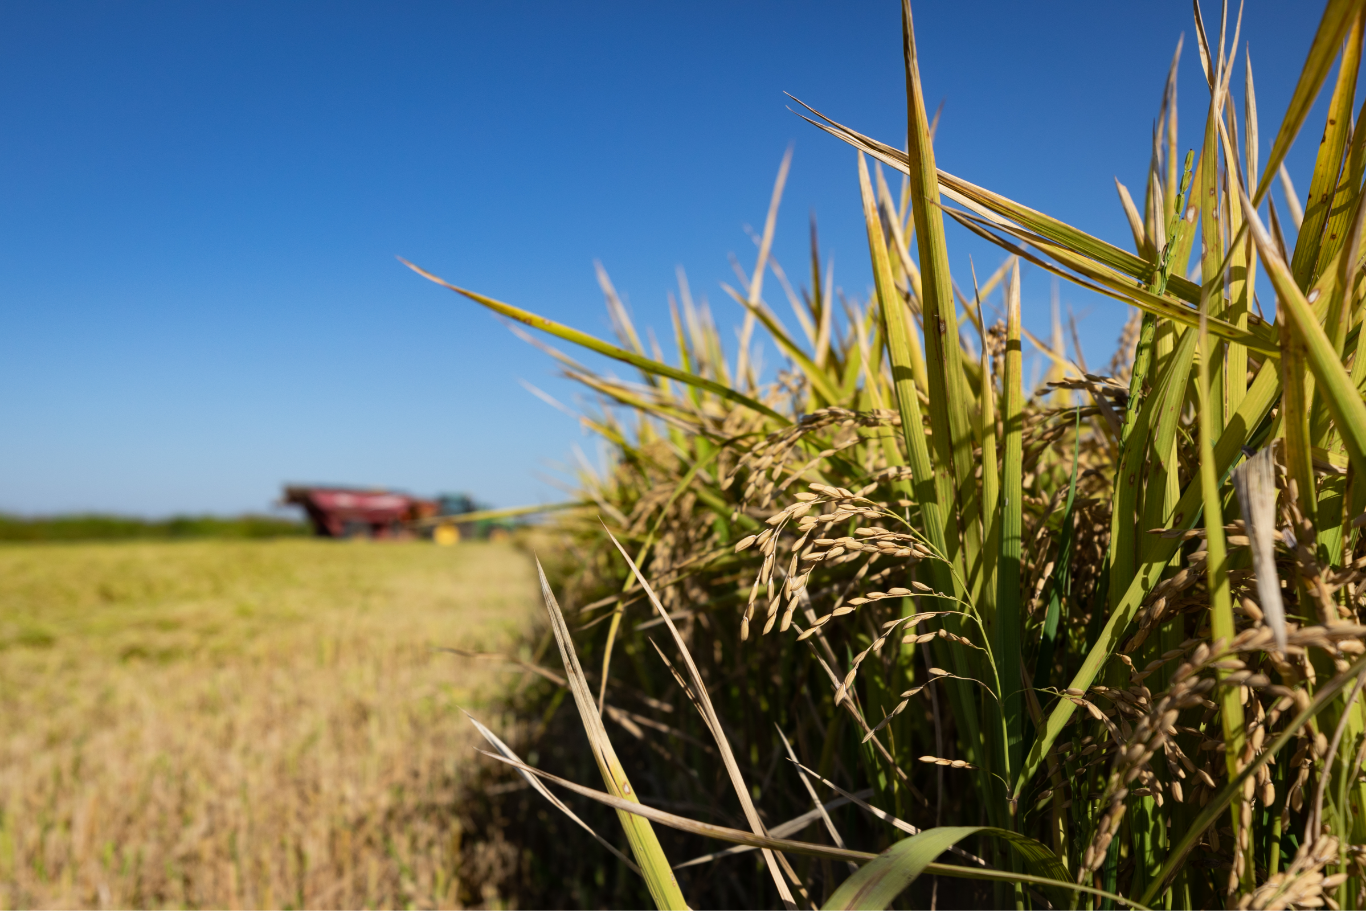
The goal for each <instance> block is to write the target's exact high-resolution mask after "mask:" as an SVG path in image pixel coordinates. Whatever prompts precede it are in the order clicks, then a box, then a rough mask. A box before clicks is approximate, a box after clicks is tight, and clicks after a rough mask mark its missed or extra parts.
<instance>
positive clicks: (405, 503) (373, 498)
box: [284, 485, 441, 538]
mask: <svg viewBox="0 0 1366 911" xmlns="http://www.w3.org/2000/svg"><path fill="white" fill-rule="evenodd" d="M284 502H285V503H287V504H291V505H294V506H301V507H303V510H304V513H305V514H306V515H307V516H308V521H309V522H310V523H311V524H312V525H313V532H314V534H316V535H317V536H318V537H320V538H362V537H363V538H405V537H412V532H411V531H410V530H409V523H410V522H414V521H416V520H419V519H426V518H430V517H432V516H435V515H436V514H437V513H438V512H439V511H440V509H441V504H440V503H439V502H438V501H436V500H424V499H421V498H419V497H414V496H410V495H408V494H405V493H397V492H394V491H390V490H382V489H373V488H372V489H368V490H367V489H363V488H354V487H305V486H293V485H291V486H288V487H286V488H285V495H284Z"/></svg>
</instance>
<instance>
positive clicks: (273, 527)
mask: <svg viewBox="0 0 1366 911" xmlns="http://www.w3.org/2000/svg"><path fill="white" fill-rule="evenodd" d="M308 533H309V529H308V526H307V525H306V524H305V523H303V522H299V521H296V520H294V519H289V518H279V517H276V516H259V515H244V516H231V517H223V516H171V517H170V518H168V519H143V518H138V517H136V516H116V515H102V514H98V513H88V514H79V515H60V516H32V517H30V516H15V515H7V514H5V513H0V542H4V541H109V540H127V539H147V540H163V541H164V540H173V539H181V538H185V539H188V538H280V537H295V536H301V535H307V534H308Z"/></svg>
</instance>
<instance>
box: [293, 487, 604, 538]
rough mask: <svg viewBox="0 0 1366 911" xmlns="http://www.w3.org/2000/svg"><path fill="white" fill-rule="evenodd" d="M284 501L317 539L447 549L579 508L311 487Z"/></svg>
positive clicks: (466, 496) (461, 495) (451, 495)
mask: <svg viewBox="0 0 1366 911" xmlns="http://www.w3.org/2000/svg"><path fill="white" fill-rule="evenodd" d="M281 502H282V503H284V504H286V505H292V506H300V507H302V508H303V510H304V513H305V514H306V515H307V516H308V521H309V523H310V524H311V525H312V526H313V532H314V534H316V535H317V536H318V537H322V538H387V539H390V540H393V539H404V538H414V537H420V538H428V539H430V540H432V541H435V542H436V543H437V544H443V545H451V544H457V543H459V542H460V541H462V540H470V539H479V540H483V539H490V540H502V539H504V538H507V537H508V536H509V535H510V534H511V533H512V530H513V529H514V528H516V527H517V523H518V522H519V521H521V520H522V519H524V518H525V517H526V516H530V515H534V514H536V513H541V512H550V511H554V510H557V509H565V508H568V507H572V506H577V505H580V504H578V503H554V504H548V505H541V506H517V507H513V508H511V509H488V508H486V507H485V506H483V504H480V503H478V502H476V501H475V500H474V498H473V497H471V496H470V495H469V494H466V493H445V494H439V495H438V496H437V497H435V498H434V499H423V498H422V497H415V496H412V495H411V494H406V493H402V492H401V491H394V490H385V489H383V488H362V487H340V486H317V487H314V486H308V485H288V486H286V487H285V492H284V497H283V498H282V500H281Z"/></svg>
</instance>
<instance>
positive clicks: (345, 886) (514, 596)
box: [0, 540, 539, 907]
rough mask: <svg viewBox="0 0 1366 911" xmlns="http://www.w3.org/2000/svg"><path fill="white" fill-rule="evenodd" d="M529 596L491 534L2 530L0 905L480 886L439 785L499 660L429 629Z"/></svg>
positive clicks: (177, 901)
mask: <svg viewBox="0 0 1366 911" xmlns="http://www.w3.org/2000/svg"><path fill="white" fill-rule="evenodd" d="M538 610H539V608H538V600H537V598H536V587H535V577H534V570H533V569H532V567H531V565H530V561H529V560H528V558H527V557H526V556H525V555H524V554H522V553H521V552H520V551H518V550H516V549H515V548H513V547H512V546H511V545H509V544H485V543H464V544H460V545H459V546H456V547H452V548H445V547H436V546H433V545H432V544H430V543H425V542H423V543H405V544H398V543H341V542H330V541H315V540H277V541H265V542H234V541H211V542H197V543H155V544H139V543H120V544H68V545H11V546H4V547H0V906H4V907H38V906H84V907H148V906H153V907H155V906H198V907H290V906H292V907H300V906H302V907H362V906H370V907H375V906H383V907H402V906H418V907H431V906H459V905H462V904H476V903H477V904H487V903H492V904H497V903H498V902H499V897H498V896H497V895H493V894H489V893H488V892H487V891H486V890H484V891H481V888H480V885H479V884H480V883H487V882H495V881H497V880H498V878H499V872H498V869H497V868H499V867H500V865H501V866H502V867H503V868H506V867H507V866H508V865H509V864H511V863H513V862H514V861H513V859H512V858H511V857H510V856H509V855H510V854H511V851H512V849H511V848H510V847H509V846H507V845H506V844H505V843H499V842H497V841H494V842H489V841H488V840H487V839H484V840H480V841H478V843H477V844H475V837H474V834H475V833H463V832H462V830H461V825H460V821H459V814H458V812H457V809H458V808H457V807H456V806H455V804H456V802H457V801H458V794H459V789H460V786H461V782H462V773H463V771H464V770H466V769H468V768H469V767H470V764H471V760H470V757H471V756H472V755H473V747H474V743H473V741H472V740H471V739H470V738H471V735H472V732H471V729H470V726H469V724H468V723H467V722H466V720H465V719H464V717H463V715H461V713H460V708H461V707H464V708H467V709H470V710H472V711H476V712H478V711H480V710H481V709H482V710H484V711H485V712H488V711H492V710H491V709H489V707H488V705H489V703H488V700H489V699H490V698H491V697H493V696H494V695H495V694H496V693H497V692H498V688H499V686H500V681H502V680H506V679H507V675H505V674H502V673H501V672H500V671H498V670H496V669H495V665H493V664H490V663H487V662H473V661H469V660H467V659H461V658H456V657H453V656H451V655H449V654H447V653H444V652H441V651H439V650H438V647H439V646H458V647H463V648H467V649H487V650H501V649H508V648H514V647H516V646H515V644H516V642H517V641H518V638H519V636H520V634H521V633H523V631H524V630H525V629H526V628H527V627H528V626H529V625H530V624H531V623H533V622H534V620H535V618H536V616H537V613H536V612H537V611H538ZM481 720H489V719H485V718H481ZM479 837H480V838H481V839H483V838H484V837H483V836H482V835H481V836H479Z"/></svg>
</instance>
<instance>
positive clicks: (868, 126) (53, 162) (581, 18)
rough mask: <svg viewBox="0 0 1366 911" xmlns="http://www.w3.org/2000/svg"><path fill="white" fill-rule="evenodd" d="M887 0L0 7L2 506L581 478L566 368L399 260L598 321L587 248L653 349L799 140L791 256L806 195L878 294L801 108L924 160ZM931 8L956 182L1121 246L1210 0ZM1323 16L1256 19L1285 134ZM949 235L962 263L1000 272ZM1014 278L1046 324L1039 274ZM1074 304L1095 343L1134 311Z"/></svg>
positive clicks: (930, 69) (1262, 80) (1187, 83)
mask: <svg viewBox="0 0 1366 911" xmlns="http://www.w3.org/2000/svg"><path fill="white" fill-rule="evenodd" d="M1206 6H1207V11H1206V16H1207V21H1211V20H1217V9H1215V8H1213V7H1212V6H1211V5H1210V4H1207V5H1206ZM898 9H899V5H898V4H897V3H896V2H895V0H879V2H875V3H874V2H866V3H858V4H853V3H826V4H818V3H812V2H787V3H776V2H767V3H761V2H752V3H688V4H678V3H676V4H658V3H649V4H639V3H618V4H597V3H575V4H563V3H561V4H534V3H478V4H476V3H452V2H440V3H425V2H399V3H367V4H360V3H343V2H327V3H309V2H290V3H254V2H231V3H227V2H224V3H149V2H98V3H85V2H82V3H70V2H55V0H41V2H18V0H8V2H6V3H4V4H0V426H3V437H0V510H6V511H18V512H25V513H47V512H57V511H67V510H86V509H95V510H109V511H120V512H129V513H143V514H152V515H156V514H166V513H170V512H178V511H192V512H200V511H212V512H222V513H229V512H237V511H243V510H260V509H264V508H266V507H267V506H268V504H269V503H270V502H271V500H272V499H273V498H275V497H276V496H277V495H278V490H279V485H280V484H281V482H283V481H287V480H292V481H331V482H343V483H353V484H374V485H387V486H395V487H402V488H407V489H410V490H413V491H417V492H422V493H431V492H435V491H438V490H462V489H463V490H469V491H471V492H472V493H474V494H475V495H476V496H477V497H479V498H480V499H482V500H485V501H487V502H491V503H494V504H497V505H515V504H518V503H523V502H535V501H542V500H546V501H548V500H552V499H556V498H558V497H559V494H558V493H557V492H556V491H555V489H554V488H553V487H552V486H550V485H549V484H548V483H546V482H545V481H544V480H541V479H539V478H538V475H544V474H546V473H548V472H551V471H553V469H551V468H549V467H548V466H550V465H551V464H552V463H554V462H561V463H565V462H570V461H572V456H571V452H572V447H573V446H574V445H575V444H578V445H582V446H585V447H586V448H589V449H591V445H592V441H591V440H587V439H585V438H584V437H583V436H582V434H581V433H580V431H579V429H578V427H577V425H576V423H575V422H574V421H573V420H572V419H570V418H569V417H567V416H565V415H563V414H561V413H559V412H557V411H555V410H553V409H552V408H550V407H549V406H547V405H545V404H544V403H542V402H540V401H538V400H537V399H535V398H533V397H532V396H531V395H530V394H529V393H528V392H526V391H525V390H524V389H523V388H522V387H521V385H520V384H519V382H518V381H519V380H520V379H526V380H528V381H530V382H532V383H534V384H536V385H538V386H540V387H541V388H544V389H546V390H547V391H549V392H551V393H552V394H554V395H556V396H559V397H560V398H562V399H563V400H566V401H570V400H572V398H573V396H574V392H573V390H572V389H571V388H569V387H568V386H567V384H565V383H563V382H562V381H559V380H558V379H556V378H555V377H554V375H553V374H554V371H553V369H552V367H551V366H550V364H549V363H548V360H547V359H546V358H545V357H544V356H543V355H541V354H540V353H539V352H537V351H535V350H533V349H531V348H529V347H528V346H526V345H524V344H523V343H521V342H519V341H517V340H516V339H514V338H513V337H512V336H511V335H510V334H509V333H508V332H507V330H506V329H504V328H503V327H502V326H501V325H499V324H498V323H497V322H496V321H495V320H494V319H493V317H492V316H490V315H489V314H487V313H485V312H483V311H481V310H480V309H478V308H477V307H476V306H475V305H473V304H470V303H468V302H466V301H463V300H461V299H459V298H457V297H456V296H454V295H452V294H451V293H450V292H447V291H444V290H441V289H439V288H437V287H435V286H434V285H431V284H429V283H428V282H426V281H424V280H422V279H420V278H418V277H417V276H415V275H414V274H412V273H411V272H409V271H408V270H407V269H405V268H403V267H402V266H401V265H400V264H399V263H398V262H397V261H396V260H395V259H394V257H395V255H402V256H404V257H406V258H409V259H411V260H413V261H415V262H417V263H419V264H421V265H423V266H425V267H426V268H428V269H430V270H432V271H434V272H436V273H438V274H440V275H443V276H444V277H446V278H448V279H450V280H452V281H456V282H458V283H460V284H463V285H465V286H467V287H471V288H475V289H479V290H481V291H483V292H485V293H488V294H490V295H493V296H495V297H499V298H501V299H503V300H506V301H509V302H513V303H516V304H518V305H521V306H524V307H527V308H529V309H533V310H536V311H539V312H541V313H544V314H546V315H549V316H552V317H554V318H556V319H559V320H562V321H564V322H568V323H570V324H572V325H575V326H577V327H580V328H583V329H586V330H588V331H593V332H598V333H601V334H605V333H606V332H607V331H608V330H607V321H606V316H605V311H604V309H603V306H602V299H601V296H600V294H599V292H598V289H597V286H596V283H595V280H594V277H593V265H592V264H593V260H594V259H600V260H601V261H602V262H603V264H604V265H605V266H606V268H607V269H608V271H609V273H610V274H611V275H612V277H613V279H614V281H615V282H616V285H617V287H618V288H619V289H620V290H621V291H622V292H623V293H624V294H625V295H626V296H627V297H628V298H629V300H630V303H631V306H632V308H633V311H634V313H635V315H636V318H637V321H638V323H641V324H644V325H652V326H654V327H655V328H656V330H657V331H659V332H660V333H661V335H667V327H668V321H667V310H666V304H665V295H666V293H667V291H668V290H669V289H670V288H671V287H672V286H673V282H674V269H675V266H677V265H682V266H683V267H684V268H685V269H686V270H687V271H688V274H689V276H690V279H691V283H692V287H693V288H694V290H695V292H696V293H699V294H705V295H706V296H707V297H708V298H709V299H710V300H711V302H712V305H713V307H714V309H715V310H716V311H717V313H718V315H719V316H720V318H721V319H722V320H723V321H724V322H727V323H729V322H733V321H736V320H737V316H738V315H737V313H736V308H735V307H734V305H733V304H731V303H730V302H729V301H728V300H727V299H726V297H725V295H724V293H723V292H722V291H721V290H720V288H719V283H720V282H721V281H730V280H732V278H733V277H732V274H731V271H730V267H729V265H728V262H727V254H728V253H730V252H735V253H736V254H737V255H739V256H740V258H741V259H742V261H746V262H752V259H753V246H752V243H751V241H750V240H749V238H748V237H747V236H746V234H745V232H744V226H745V225H747V224H749V225H755V226H758V225H760V224H761V223H762V220H763V216H764V211H765V207H766V204H767V199H768V195H769V192H770V189H771V185H772V180H773V176H774V172H775V170H776V168H777V165H778V162H779V159H780V158H781V156H782V153H783V151H784V149H785V148H786V147H787V146H788V145H789V144H790V143H792V144H795V157H794V162H793V170H792V177H791V179H790V181H789V184H788V191H787V195H786V198H785V203H784V206H783V209H782V215H781V218H780V221H779V227H778V241H777V247H776V253H777V255H778V257H779V259H780V261H781V262H783V263H784V264H785V265H786V266H787V267H788V270H789V272H791V273H793V274H797V273H800V272H801V271H802V269H801V267H802V266H803V264H804V250H805V243H806V233H805V232H806V221H807V218H808V214H809V213H810V212H812V211H814V212H815V213H816V215H817V217H818V219H819V222H820V225H821V234H822V240H823V244H824V246H825V250H826V253H827V254H828V255H833V256H834V258H835V264H836V280H837V282H838V284H839V285H841V286H842V287H843V288H844V289H845V290H846V291H847V292H849V293H852V294H859V295H862V294H864V293H865V292H866V291H867V288H868V285H869V281H870V279H869V273H868V269H867V266H866V265H865V261H866V249H867V248H866V246H865V242H864V238H863V235H862V228H861V225H860V221H859V209H858V197H857V183H856V173H855V170H854V153H853V152H852V150H850V149H849V148H848V147H846V146H844V145H843V144H841V143H839V142H837V141H836V140H834V139H832V138H830V137H828V136H826V135H824V134H822V133H819V132H817V131H816V130H815V129H814V128H811V127H809V126H807V125H806V124H804V123H803V122H801V121H800V120H798V119H797V118H796V117H795V116H794V115H793V114H791V113H790V112H789V111H788V110H787V103H788V102H787V99H786V98H784V96H783V94H782V93H783V92H784V91H788V92H791V93H793V94H794V95H796V96H798V97H800V98H802V99H803V100H806V101H808V102H810V103H811V104H813V105H815V106H816V107H818V108H820V109H822V110H824V111H825V112H826V113H829V114H830V115H832V116H834V117H836V119H839V120H842V121H843V122H845V123H848V124H850V125H853V126H855V127H856V128H859V129H861V130H863V131H864V132H867V133H870V134H872V135H874V136H878V137H880V138H882V139H885V140H887V141H889V142H893V143H897V144H899V143H900V142H901V141H902V137H903V136H904V123H905V105H904V100H903V97H904V83H903V80H902V69H901V66H902V64H901V44H900V33H899V26H898ZM915 12H916V24H917V34H918V39H919V45H920V50H921V54H922V58H923V60H922V73H923V78H924V82H925V85H926V91H927V94H928V97H929V98H930V100H931V103H936V102H937V101H938V100H939V99H941V98H942V99H945V100H946V105H945V109H944V116H943V122H942V125H941V129H940V132H939V141H938V156H939V161H940V164H941V166H943V167H945V168H946V169H948V170H950V171H952V172H954V173H956V174H959V175H961V176H963V177H965V178H967V179H969V180H972V181H974V182H977V183H980V184H984V185H986V186H989V187H991V188H993V189H996V190H998V191H1001V192H1003V193H1006V194H1008V195H1010V196H1012V197H1014V198H1017V199H1019V200H1021V201H1024V202H1027V203H1029V204H1032V205H1035V206H1038V207H1040V208H1043V209H1045V210H1047V211H1049V212H1051V213H1052V214H1055V215H1057V216H1059V217H1062V218H1064V219H1066V220H1068V221H1071V222H1073V223H1075V224H1077V225H1079V226H1082V227H1084V228H1086V229H1088V230H1091V231H1093V232H1095V233H1098V234H1100V235H1101V236H1104V237H1106V238H1108V239H1110V240H1112V241H1114V242H1117V243H1120V244H1122V245H1124V246H1126V247H1130V246H1131V241H1130V239H1129V233H1128V230H1127V227H1126V225H1125V222H1124V220H1123V217H1122V214H1121V212H1120V209H1119V206H1118V204H1117V202H1116V197H1115V191H1114V186H1113V182H1112V177H1113V176H1114V175H1118V176H1119V177H1120V178H1121V179H1122V180H1124V181H1125V182H1126V183H1128V184H1129V185H1130V186H1131V188H1134V189H1135V190H1136V191H1137V190H1139V189H1141V187H1142V182H1143V181H1142V175H1143V173H1144V169H1145V167H1146V162H1147V155H1148V148H1149V141H1150V139H1149V137H1150V131H1151V129H1152V124H1153V120H1154V118H1155V117H1156V115H1157V107H1158V102H1159V98H1160V92H1161V87H1162V81H1163V78H1164V76H1165V72H1166V68H1167V64H1168V61H1169V59H1170V56H1171V53H1172V50H1173V47H1174V45H1175V42H1176V39H1177V36H1178V35H1179V34H1181V33H1182V32H1183V31H1184V32H1185V33H1186V36H1187V41H1186V52H1185V55H1184V57H1183V60H1182V68H1181V82H1180V100H1181V104H1182V117H1181V121H1180V124H1181V142H1182V146H1183V148H1185V147H1189V146H1192V145H1196V144H1197V143H1198V142H1199V140H1200V130H1201V129H1202V128H1203V120H1204V111H1205V107H1206V105H1207V103H1208V95H1207V91H1206V89H1205V86H1204V79H1203V76H1202V75H1201V73H1200V69H1199V58H1198V55H1197V53H1196V49H1195V43H1194V41H1193V32H1192V26H1191V21H1192V20H1191V11H1190V6H1189V5H1188V4H1186V3H1184V2H1175V0H1173V2H1162V3H1151V4H1142V5H1133V4H1120V3H1095V2H1073V3H1054V4H1021V3H987V2H983V3H971V4H969V3H944V2H939V3H929V2H921V3H918V4H917V5H916V9H915ZM1320 12H1321V7H1320V6H1319V5H1318V4H1313V3H1305V4H1291V3H1282V4H1277V5H1274V6H1273V5H1269V4H1267V5H1264V4H1252V5H1250V9H1249V11H1248V13H1247V14H1246V21H1245V23H1244V31H1243V35H1244V37H1245V38H1246V39H1247V40H1248V41H1250V42H1251V45H1252V55H1253V64H1254V67H1255V68H1256V76H1257V85H1258V97H1259V102H1260V108H1261V122H1262V129H1263V136H1264V142H1263V146H1264V148H1263V154H1265V149H1266V147H1267V146H1269V143H1270V139H1271V135H1270V134H1271V133H1272V131H1273V130H1274V127H1275V126H1276V125H1277V124H1278V123H1279V120H1280V116H1281V113H1282V112H1283V110H1284V107H1285V105H1286V103H1287V101H1288V99H1289V95H1290V91H1291V89H1292V87H1293V79H1294V77H1295V75H1296V74H1297V72H1298V69H1299V67H1300V65H1301V64H1302V62H1303V59H1304V55H1305V52H1306V50H1307V48H1308V44H1309V40H1310V38H1311V37H1312V34H1313V31H1314V28H1315V26H1316V24H1317V19H1318V15H1319V14H1320ZM1214 27H1215V28H1217V25H1215V26H1214ZM1239 68H1240V72H1241V60H1240V63H1239ZM1236 85H1239V86H1240V85H1241V78H1239V79H1238V80H1237V83H1236ZM1237 97H1239V98H1240V99H1241V88H1238V89H1237ZM1320 129H1321V115H1319V114H1316V115H1315V117H1314V119H1312V120H1311V121H1310V123H1309V125H1308V127H1307V128H1306V130H1305V133H1304V135H1302V137H1301V140H1300V142H1299V144H1298V146H1297V150H1296V153H1295V154H1294V156H1293V157H1292V159H1291V165H1292V172H1293V173H1294V174H1296V175H1297V176H1299V177H1300V179H1301V181H1302V182H1304V183H1307V172H1308V168H1309V167H1310V166H1311V164H1312V162H1311V160H1310V158H1309V156H1310V155H1311V154H1312V150H1313V146H1314V144H1315V141H1316V140H1317V138H1318V137H1317V134H1318V131H1319V130H1320ZM950 244H951V247H952V251H953V257H954V263H955V267H956V268H960V269H961V271H962V274H961V275H960V276H959V278H960V282H962V283H966V279H967V275H966V264H967V255H968V254H969V253H971V254H972V255H973V256H974V258H975V260H976V261H977V263H978V264H979V270H981V269H985V268H988V267H990V266H994V265H995V264H996V263H997V262H998V261H999V259H1000V256H999V254H997V253H996V252H994V251H993V250H990V249H986V248H984V247H983V245H981V244H980V243H975V242H973V241H970V240H969V239H967V238H966V237H965V236H964V234H963V232H962V231H961V230H956V229H954V230H951V233H950ZM984 263H985V265H984ZM769 287H770V288H771V289H772V290H773V291H774V292H775V294H770V295H769V298H770V300H771V302H772V303H773V304H774V305H775V306H782V307H783V308H784V309H785V304H784V303H783V301H782V299H781V298H780V297H778V296H776V292H777V288H776V285H773V284H772V283H770V286H769ZM1025 291H1026V300H1025V306H1026V322H1027V324H1033V325H1034V326H1036V327H1037V328H1043V327H1044V326H1046V324H1047V312H1048V294H1049V282H1048V279H1047V278H1046V277H1044V276H1041V275H1038V274H1032V275H1028V276H1027V278H1026V285H1025ZM1063 297H1064V301H1067V302H1071V303H1072V304H1073V305H1074V306H1076V307H1077V308H1078V309H1079V310H1080V311H1083V312H1085V313H1087V318H1086V321H1085V323H1084V329H1083V343H1084V347H1085V351H1086V354H1087V356H1088V357H1089V358H1090V360H1091V362H1092V363H1093V364H1097V363H1103V362H1104V361H1105V360H1106V359H1108V357H1109V353H1110V350H1111V347H1112V345H1113V342H1114V338H1115V336H1116V334H1117V333H1118V330H1119V327H1120V325H1121V324H1122V322H1123V319H1124V314H1123V313H1122V312H1120V309H1119V307H1118V306H1117V305H1115V304H1112V303H1110V302H1106V301H1103V300H1093V299H1085V298H1083V297H1082V296H1080V295H1079V294H1077V293H1076V292H1073V291H1071V290H1069V289H1068V288H1066V287H1064V289H1063ZM770 360H771V352H770Z"/></svg>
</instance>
